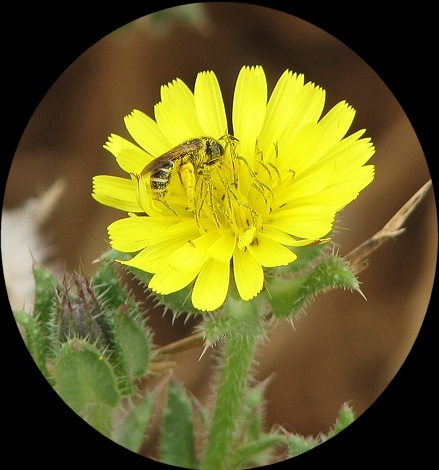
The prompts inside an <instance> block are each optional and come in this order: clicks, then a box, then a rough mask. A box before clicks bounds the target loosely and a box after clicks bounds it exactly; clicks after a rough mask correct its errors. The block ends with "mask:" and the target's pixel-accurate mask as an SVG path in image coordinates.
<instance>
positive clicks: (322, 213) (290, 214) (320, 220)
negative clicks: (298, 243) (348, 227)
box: [268, 201, 335, 239]
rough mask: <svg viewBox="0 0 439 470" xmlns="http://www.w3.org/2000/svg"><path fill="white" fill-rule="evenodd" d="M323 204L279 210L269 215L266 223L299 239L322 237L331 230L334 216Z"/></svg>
mask: <svg viewBox="0 0 439 470" xmlns="http://www.w3.org/2000/svg"><path fill="white" fill-rule="evenodd" d="M323 204H324V201H322V204H321V205H315V206H299V207H295V208H293V209H287V210H279V211H277V212H274V213H273V214H271V215H270V220H269V221H268V223H269V224H270V225H273V226H274V227H276V228H278V229H279V230H284V231H285V232H287V233H289V234H291V235H294V236H296V237H299V238H310V239H318V238H321V237H324V236H326V235H327V234H328V233H329V232H330V231H331V230H332V225H333V222H334V217H335V214H334V211H333V210H331V208H328V207H325V206H324V205H323Z"/></svg>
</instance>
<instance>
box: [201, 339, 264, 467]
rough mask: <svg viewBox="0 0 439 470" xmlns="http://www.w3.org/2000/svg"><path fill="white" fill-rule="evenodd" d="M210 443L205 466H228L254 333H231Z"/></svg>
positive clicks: (225, 349)
mask: <svg viewBox="0 0 439 470" xmlns="http://www.w3.org/2000/svg"><path fill="white" fill-rule="evenodd" d="M225 341H226V344H225V345H224V356H223V357H224V364H223V370H222V374H221V382H220V387H219V390H218V397H217V403H216V408H215V412H214V416H213V422H212V427H211V430H210V436H209V443H208V446H207V450H206V453H205V455H204V461H203V464H202V468H204V469H208V470H219V469H224V468H228V461H229V456H230V453H231V451H232V448H233V442H234V437H235V434H236V428H237V423H238V418H239V413H240V410H241V405H242V401H243V397H244V393H245V390H246V386H247V382H248V377H249V373H250V366H251V363H252V359H253V353H254V350H255V345H256V341H257V336H255V335H233V334H232V335H228V336H227V337H226V340H225Z"/></svg>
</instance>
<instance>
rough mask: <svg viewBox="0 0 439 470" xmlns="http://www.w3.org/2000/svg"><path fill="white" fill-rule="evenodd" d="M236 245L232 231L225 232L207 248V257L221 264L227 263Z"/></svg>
mask: <svg viewBox="0 0 439 470" xmlns="http://www.w3.org/2000/svg"><path fill="white" fill-rule="evenodd" d="M235 245H236V238H235V234H234V233H233V231H232V229H229V230H225V231H224V232H223V233H222V234H221V236H219V238H218V239H217V240H216V241H214V242H213V243H212V245H211V246H210V247H208V249H207V250H208V253H209V256H210V257H212V258H213V259H215V260H216V261H219V262H221V263H229V262H230V259H231V258H232V255H233V251H234V249H235Z"/></svg>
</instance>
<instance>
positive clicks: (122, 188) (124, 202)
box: [92, 175, 143, 212]
mask: <svg viewBox="0 0 439 470" xmlns="http://www.w3.org/2000/svg"><path fill="white" fill-rule="evenodd" d="M92 196H93V198H94V199H96V201H98V202H100V203H101V204H104V205H106V206H110V207H114V208H116V209H120V210H122V211H126V212H143V209H142V208H141V207H140V205H139V203H138V202H137V198H136V194H135V191H133V183H132V182H131V180H129V179H126V178H119V177H117V176H107V175H98V176H95V177H93V193H92Z"/></svg>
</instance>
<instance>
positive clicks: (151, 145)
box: [124, 109, 172, 173]
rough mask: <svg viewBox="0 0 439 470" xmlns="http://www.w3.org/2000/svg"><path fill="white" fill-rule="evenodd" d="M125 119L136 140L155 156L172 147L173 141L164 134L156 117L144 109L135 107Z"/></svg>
mask: <svg viewBox="0 0 439 470" xmlns="http://www.w3.org/2000/svg"><path fill="white" fill-rule="evenodd" d="M124 120H125V126H126V128H127V129H128V132H129V133H130V134H131V136H132V137H133V138H134V140H135V141H136V142H137V143H138V144H139V145H140V146H141V147H142V148H144V149H145V150H146V151H147V152H148V153H149V154H151V155H153V156H154V157H158V156H160V155H162V154H163V153H165V152H166V151H168V150H169V149H170V148H171V147H172V144H171V142H169V141H168V140H167V138H166V137H165V136H164V135H163V133H162V132H161V130H160V128H159V126H158V125H157V123H156V122H155V121H154V119H152V118H150V117H149V116H147V115H146V114H145V113H142V111H139V110H137V109H134V110H133V111H132V112H131V113H130V114H128V116H125V119H124ZM131 173H135V172H131Z"/></svg>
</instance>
